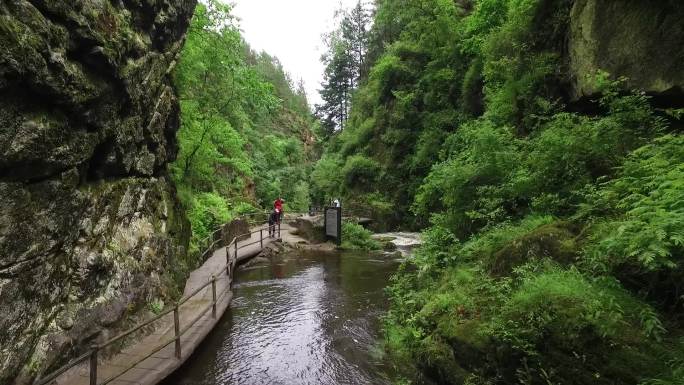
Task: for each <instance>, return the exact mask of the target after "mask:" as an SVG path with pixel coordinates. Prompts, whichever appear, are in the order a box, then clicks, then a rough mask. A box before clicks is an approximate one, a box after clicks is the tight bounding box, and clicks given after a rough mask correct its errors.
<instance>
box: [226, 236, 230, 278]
mask: <svg viewBox="0 0 684 385" xmlns="http://www.w3.org/2000/svg"><path fill="white" fill-rule="evenodd" d="M226 275H227V276H230V243H229V244H228V246H226Z"/></svg>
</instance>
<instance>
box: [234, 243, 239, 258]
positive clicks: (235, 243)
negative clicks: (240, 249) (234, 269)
mask: <svg viewBox="0 0 684 385" xmlns="http://www.w3.org/2000/svg"><path fill="white" fill-rule="evenodd" d="M237 243H238V241H237V238H235V243H234V245H235V260H237V258H238V256H237Z"/></svg>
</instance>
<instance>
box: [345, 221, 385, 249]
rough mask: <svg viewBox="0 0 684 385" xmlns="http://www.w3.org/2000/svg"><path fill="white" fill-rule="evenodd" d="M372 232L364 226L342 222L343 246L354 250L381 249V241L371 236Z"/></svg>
mask: <svg viewBox="0 0 684 385" xmlns="http://www.w3.org/2000/svg"><path fill="white" fill-rule="evenodd" d="M371 235H372V233H371V232H370V231H368V230H366V229H365V228H363V226H361V225H359V224H356V223H351V222H344V223H343V224H342V247H343V248H345V249H352V250H380V249H381V245H380V242H378V241H376V240H374V239H373V238H371Z"/></svg>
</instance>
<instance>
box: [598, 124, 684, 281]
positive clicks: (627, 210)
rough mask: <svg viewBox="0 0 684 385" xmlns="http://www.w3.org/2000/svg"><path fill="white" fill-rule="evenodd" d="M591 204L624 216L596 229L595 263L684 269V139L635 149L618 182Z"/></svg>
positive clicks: (671, 138)
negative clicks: (595, 203) (595, 202)
mask: <svg viewBox="0 0 684 385" xmlns="http://www.w3.org/2000/svg"><path fill="white" fill-rule="evenodd" d="M589 198H590V199H596V200H597V201H598V204H597V205H596V207H600V208H610V209H612V211H613V212H616V213H619V214H620V215H618V216H617V218H615V219H613V220H609V221H606V222H604V223H602V224H601V225H600V226H597V231H596V234H595V235H594V239H595V241H596V242H595V243H593V244H592V245H591V246H590V248H589V251H588V252H589V255H590V256H591V257H592V262H593V263H595V264H599V265H601V266H619V265H621V264H630V265H633V266H637V267H638V268H640V269H644V270H647V271H651V270H660V269H668V270H669V269H682V268H683V265H684V261H683V260H682V256H683V253H684V205H683V202H684V137H682V136H673V135H667V136H664V137H661V138H658V139H656V140H654V141H653V143H651V144H649V145H646V146H644V147H642V148H639V149H637V150H636V151H634V152H633V153H632V154H631V155H630V156H629V157H628V159H627V160H626V162H625V163H624V164H623V166H622V167H621V169H620V174H619V176H618V178H616V179H614V180H611V181H610V182H607V183H606V184H604V185H603V186H601V188H600V189H599V190H597V191H596V192H595V193H594V194H592V195H591V196H590V197H589Z"/></svg>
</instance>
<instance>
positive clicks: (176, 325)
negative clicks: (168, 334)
mask: <svg viewBox="0 0 684 385" xmlns="http://www.w3.org/2000/svg"><path fill="white" fill-rule="evenodd" d="M178 312H179V310H178V303H176V305H175V306H174V307H173V331H174V335H175V336H176V340H175V342H176V344H175V345H176V358H177V359H180V358H181V340H180V320H179V317H178Z"/></svg>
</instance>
